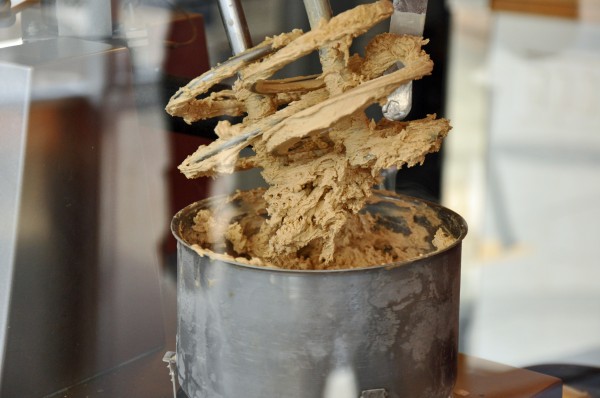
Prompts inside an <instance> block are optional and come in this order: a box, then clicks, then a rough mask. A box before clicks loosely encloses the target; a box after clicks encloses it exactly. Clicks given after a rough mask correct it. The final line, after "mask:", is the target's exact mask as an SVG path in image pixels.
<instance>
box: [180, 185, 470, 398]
mask: <svg viewBox="0 0 600 398" xmlns="http://www.w3.org/2000/svg"><path fill="white" fill-rule="evenodd" d="M215 200H222V198H220V199H219V198H212V199H208V200H205V201H201V202H197V203H195V204H193V205H190V206H188V207H186V208H185V209H183V210H182V211H180V212H179V213H178V214H177V215H176V216H175V217H174V219H173V223H172V230H173V232H174V234H175V236H176V237H177V239H178V297H177V302H178V333H177V376H178V382H179V384H180V385H181V387H182V389H183V390H184V392H185V393H186V394H187V395H188V396H189V397H190V398H217V397H219V398H237V397H244V398H280V397H285V398H321V397H326V398H331V397H336V398H340V397H345V396H348V395H342V393H336V392H335V388H336V386H337V388H341V389H345V391H350V393H349V394H350V396H354V397H357V398H358V397H362V396H365V397H366V396H368V397H375V398H379V397H381V398H383V397H391V398H401V397H402V398H425V397H427V398H447V397H448V396H449V395H450V394H451V391H452V388H453V386H454V383H455V380H456V374H457V350H458V306H459V290H460V253H461V242H462V239H463V238H464V236H465V234H466V232H467V227H466V224H465V222H464V220H463V219H462V218H461V217H460V216H459V215H457V214H456V213H454V212H452V211H450V210H448V209H446V208H443V207H440V206H437V205H434V204H431V203H427V202H423V201H420V200H417V199H412V198H409V197H396V196H394V197H392V198H387V200H386V201H385V202H382V203H383V204H378V203H372V204H370V205H369V206H370V208H371V210H372V211H377V212H382V211H383V212H386V213H389V212H391V213H390V214H394V213H393V212H394V211H397V210H398V209H400V210H401V209H402V208H403V206H404V205H405V204H406V203H408V202H410V203H413V204H417V205H419V206H424V207H426V208H428V209H431V210H433V211H434V212H435V213H436V214H437V216H438V217H439V219H440V220H442V222H443V225H444V229H445V230H446V231H447V232H448V233H449V234H450V235H451V236H452V237H454V238H455V239H456V240H455V242H454V243H453V244H451V245H450V246H449V247H447V248H446V249H444V250H441V251H437V252H435V253H432V254H429V255H425V256H423V257H421V258H419V259H418V260H414V261H410V262H405V263H394V264H387V265H385V266H377V267H372V268H362V269H353V270H342V271H286V270H280V269H273V268H263V267H253V266H248V265H243V264H239V263H236V262H233V261H231V262H230V261H219V260H215V259H211V258H209V257H202V256H200V255H199V254H198V253H197V252H196V251H194V249H193V248H192V247H191V246H190V245H189V244H188V243H187V242H185V241H184V239H183V237H182V234H181V231H182V230H184V229H185V228H189V226H190V224H191V222H192V219H193V216H194V215H195V214H196V212H197V211H198V210H199V209H202V208H208V207H210V206H211V203H212V201H215ZM390 203H392V204H393V206H390ZM392 207H396V210H394V209H393V208H392ZM400 224H402V223H401V222H400ZM332 391H333V392H332Z"/></svg>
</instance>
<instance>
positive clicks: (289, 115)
mask: <svg viewBox="0 0 600 398" xmlns="http://www.w3.org/2000/svg"><path fill="white" fill-rule="evenodd" d="M392 12H393V8H392V5H391V3H390V2H389V1H383V0H382V1H378V2H375V3H372V4H368V5H361V6H358V7H356V8H354V9H351V10H349V11H346V12H344V13H342V14H339V15H337V16H335V17H333V18H332V19H331V20H330V21H328V22H325V21H322V23H321V24H320V25H319V26H318V27H316V28H313V29H312V30H311V31H309V32H306V33H302V32H301V31H298V30H295V31H292V32H290V33H284V34H282V35H279V36H277V37H274V38H267V39H266V40H265V42H263V43H261V44H259V46H264V45H270V46H272V47H273V48H274V49H275V51H274V52H273V53H271V54H270V55H267V56H265V57H263V58H262V59H260V60H257V61H253V62H234V63H232V64H231V65H230V66H229V65H228V67H227V68H220V69H219V70H218V73H215V71H209V72H207V74H205V75H203V76H201V77H199V78H197V79H195V80H194V81H192V82H190V84H188V86H186V87H184V88H182V89H181V90H180V91H179V92H178V93H177V95H175V96H173V98H172V99H171V101H170V102H169V104H168V105H167V111H168V112H169V113H170V114H172V115H174V116H180V117H183V118H184V119H185V120H186V121H187V122H188V123H193V122H194V121H196V120H200V119H205V118H210V117H215V116H220V115H231V116H244V118H243V121H242V122H241V123H238V124H231V123H230V122H227V121H221V122H219V124H218V125H217V127H216V130H215V132H216V134H217V135H218V137H219V138H218V139H217V140H216V141H215V142H213V143H211V144H210V145H207V146H201V147H199V148H198V149H197V150H196V151H195V152H194V153H192V154H191V155H190V156H188V158H187V159H185V161H184V162H183V163H182V164H181V165H180V166H179V169H180V170H181V172H182V173H184V174H185V175H186V176H187V177H188V178H195V177H200V176H213V177H217V176H218V175H219V174H221V173H231V172H233V171H235V170H244V169H248V168H254V167H256V168H259V169H261V171H262V175H263V177H264V179H265V181H266V182H267V183H268V185H269V187H268V188H267V189H266V190H257V191H251V192H243V193H238V194H237V195H236V196H235V197H232V198H230V199H229V200H228V203H229V204H231V203H235V202H236V201H240V200H242V201H244V202H245V203H252V206H253V208H254V209H255V214H246V213H244V217H241V215H240V214H238V215H237V216H232V213H231V211H233V212H234V213H235V208H236V207H235V206H233V207H232V206H230V205H227V206H225V207H223V208H212V209H203V210H201V211H199V212H198V213H197V215H196V223H195V225H194V227H193V230H191V231H188V232H187V235H186V236H187V238H188V239H189V241H190V243H191V244H195V245H196V248H197V250H198V251H199V252H202V253H207V254H210V255H212V256H228V257H233V258H236V259H238V260H239V261H243V262H247V263H251V264H260V265H267V266H278V267H285V268H293V269H338V268H350V267H364V266H369V265H378V264H385V263H389V262H393V261H404V260H407V259H408V258H409V257H418V256H420V255H423V254H424V253H428V252H431V251H435V250H437V249H440V248H442V247H443V246H444V245H447V244H449V243H450V242H451V241H452V239H450V238H448V236H447V234H446V233H445V232H444V230H443V228H442V227H441V223H439V224H438V225H440V227H439V228H437V227H435V223H436V221H435V217H434V215H432V216H431V217H429V216H424V215H423V214H418V211H420V210H422V209H418V208H412V210H410V211H414V212H415V213H414V214H412V215H410V216H408V215H407V218H406V220H409V221H410V220H412V222H409V223H408V224H410V225H407V226H406V228H411V229H412V230H411V231H412V232H410V233H406V230H405V231H404V232H398V231H397V230H395V229H394V228H392V227H391V226H390V225H388V224H389V223H388V224H386V222H385V219H382V218H381V215H380V214H376V213H372V212H369V211H365V208H366V207H368V201H369V200H370V199H369V198H371V197H372V196H373V187H374V186H376V185H377V184H379V183H380V182H381V181H380V180H381V172H382V170H384V169H388V168H391V167H398V168H401V167H411V166H413V165H416V164H420V163H422V162H423V161H424V159H425V156H426V155H427V154H428V153H431V152H435V151H438V150H439V148H440V145H441V142H442V140H443V138H444V137H445V136H446V135H447V134H448V131H449V130H450V125H449V122H448V121H447V120H445V119H438V118H436V116H435V115H430V116H428V117H426V118H425V119H421V120H413V121H407V122H391V121H388V120H382V121H379V122H375V121H373V120H370V119H369V118H368V117H367V116H366V114H365V109H366V108H367V107H368V106H369V105H371V104H374V103H379V104H383V103H385V100H386V97H387V95H389V94H390V93H391V92H392V91H394V90H395V89H396V88H397V87H399V86H400V85H402V84H404V83H406V82H409V81H411V80H415V79H420V78H422V77H424V76H426V75H428V74H430V73H431V72H432V69H433V63H432V61H431V60H430V58H429V56H428V55H427V54H426V53H425V51H424V50H423V49H422V46H423V45H425V44H426V43H427V41H426V40H424V39H423V38H421V37H414V36H406V35H394V34H382V35H379V36H376V37H375V38H374V39H373V40H372V41H371V42H370V43H369V44H368V46H367V48H366V49H365V54H364V56H360V55H357V54H353V55H351V54H350V53H349V47H350V45H351V43H352V40H353V39H354V38H355V37H357V36H358V35H361V34H363V33H364V32H366V31H367V30H368V29H369V28H370V27H371V26H373V25H375V24H376V23H378V22H380V21H382V20H384V19H386V18H389V17H390V16H391V14H392ZM320 48H321V49H324V51H321V52H320V57H321V64H322V73H321V74H320V75H318V76H309V77H298V78H293V79H284V80H272V79H271V80H270V79H269V78H270V77H271V76H272V75H273V74H274V73H275V72H277V71H278V70H280V69H281V68H283V67H284V66H285V65H287V64H289V63H291V62H293V61H294V60H296V59H298V58H299V57H302V56H304V55H306V54H308V53H310V52H313V51H316V50H318V49H320ZM397 62H401V63H402V64H403V65H404V67H403V68H401V69H399V70H397V71H395V72H392V73H387V74H386V73H384V72H385V71H387V70H388V69H389V68H390V67H391V66H393V65H394V64H396V63H397ZM236 74H238V79H237V81H236V82H235V84H234V85H233V87H232V88H231V89H230V90H224V91H220V92H216V93H212V94H211V95H210V96H208V97H206V98H202V99H199V98H198V96H199V95H201V94H203V93H205V92H207V91H208V90H209V89H210V88H211V87H212V86H213V85H214V84H216V83H217V82H219V81H221V80H222V79H224V78H227V77H230V76H234V75H236ZM248 132H252V133H253V134H252V136H251V138H249V139H247V140H241V141H239V142H237V143H236V144H235V145H233V146H230V147H228V148H227V149H225V150H223V151H220V152H218V153H214V154H213V153H212V151H213V149H214V148H216V147H219V146H220V145H222V144H223V142H228V141H230V140H232V139H236V137H240V136H241V135H243V134H245V133H248ZM248 146H250V147H252V149H253V151H254V155H253V156H250V157H243V158H242V157H239V152H240V151H241V150H242V149H244V148H245V147H248ZM207 154H208V155H210V156H207ZM409 207H410V206H409ZM232 208H233V210H232ZM407 211H409V210H407ZM423 217H425V218H423ZM419 220H421V221H422V222H421V223H419ZM423 220H427V223H428V224H427V226H425V224H424V223H425V221H423ZM438 222H439V220H438ZM432 228H434V230H433V232H432ZM436 233H437V234H436ZM434 237H435V239H434ZM399 242H400V243H399ZM401 242H404V243H401Z"/></svg>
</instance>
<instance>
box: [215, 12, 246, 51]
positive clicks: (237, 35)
mask: <svg viewBox="0 0 600 398" xmlns="http://www.w3.org/2000/svg"><path fill="white" fill-rule="evenodd" d="M219 10H220V11H221V19H222V20H223V26H224V27H225V32H227V39H228V40H229V45H230V46H231V51H232V52H233V55H238V54H240V53H242V52H244V51H246V50H247V49H249V48H250V47H252V37H251V36H250V31H249V30H248V24H247V23H246V17H245V16H244V9H243V8H242V4H241V2H240V0H219Z"/></svg>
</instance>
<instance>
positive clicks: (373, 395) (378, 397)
mask: <svg viewBox="0 0 600 398" xmlns="http://www.w3.org/2000/svg"><path fill="white" fill-rule="evenodd" d="M387 396H388V393H387V391H386V390H385V389H383V388H378V389H376V390H365V391H363V392H362V393H361V394H360V398H387Z"/></svg>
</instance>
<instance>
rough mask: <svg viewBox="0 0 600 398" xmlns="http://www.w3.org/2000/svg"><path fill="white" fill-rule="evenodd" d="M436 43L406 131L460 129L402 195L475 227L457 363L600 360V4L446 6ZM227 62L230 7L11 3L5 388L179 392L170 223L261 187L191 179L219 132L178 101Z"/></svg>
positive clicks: (5, 136)
mask: <svg viewBox="0 0 600 398" xmlns="http://www.w3.org/2000/svg"><path fill="white" fill-rule="evenodd" d="M367 2H368V1H332V2H331V3H332V8H333V11H334V13H338V12H341V11H343V10H345V9H347V8H350V7H351V6H353V5H355V4H359V3H367ZM242 4H243V7H244V10H245V13H246V18H247V21H248V25H249V29H250V32H251V33H252V37H253V41H254V43H255V44H256V43H258V42H260V41H261V40H262V39H263V38H264V37H265V36H270V35H274V34H278V33H280V32H283V31H289V30H291V29H292V28H302V29H304V30H308V29H309V26H308V20H307V17H306V15H305V12H304V6H303V3H302V2H301V1H299V0H298V1H296V0H294V1H284V0H244V1H242ZM387 29H388V26H387V24H380V25H378V26H377V27H375V28H374V29H373V30H372V31H371V32H369V33H368V34H367V35H365V37H364V38H361V39H360V40H358V41H357V43H356V44H355V46H354V49H355V51H359V52H360V51H361V49H362V48H363V47H364V45H365V44H366V42H367V41H368V38H369V37H371V36H372V35H373V34H375V33H378V32H383V31H387ZM425 36H426V37H428V38H430V39H431V43H430V44H429V45H428V46H427V50H428V52H430V53H431V56H432V58H433V60H434V62H435V64H436V67H435V68H436V69H435V70H434V74H433V76H431V77H429V78H426V79H424V80H422V81H420V82H417V84H415V102H414V107H413V111H412V113H411V115H410V117H409V118H417V117H422V116H424V115H425V114H427V113H434V112H435V113H438V114H439V115H441V116H444V117H447V118H449V119H451V121H452V125H453V130H452V132H451V134H450V136H449V137H448V138H447V140H446V141H445V144H444V146H443V150H442V151H441V153H440V154H436V155H431V156H429V157H428V159H427V161H426V162H425V165H424V166H422V167H420V168H415V169H414V170H407V171H401V172H400V173H399V174H398V177H397V180H396V187H397V189H398V190H399V191H401V192H404V193H409V194H412V195H416V196H421V197H424V198H427V199H430V200H434V201H439V202H441V203H442V204H443V205H445V206H446V207H449V208H451V209H453V210H455V211H457V212H458V213H459V214H461V215H462V216H463V217H464V218H465V219H466V220H467V222H468V224H469V229H470V230H469V235H468V237H467V239H466V240H465V241H464V244H463V281H462V292H461V336H460V350H461V352H463V353H466V354H470V355H473V356H477V357H481V358H485V359H489V360H493V361H497V362H501V363H504V364H507V365H511V366H515V367H526V366H533V365H539V364H548V363H565V364H578V365H590V366H596V367H598V366H600V261H599V260H598V258H599V256H598V254H597V253H596V252H595V249H596V245H597V244H598V242H600V233H598V232H597V225H596V224H597V223H598V221H600V2H599V1H597V0H548V1H537V0H519V1H517V0H447V1H443V0H430V1H429V9H428V14H427V24H426V30H425ZM230 55H231V51H230V48H229V44H228V42H227V37H226V35H225V32H224V30H223V25H222V22H221V19H220V14H219V10H218V7H217V3H216V1H208V0H204V1H201V0H194V1H192V0H179V1H176V0H113V1H111V2H108V1H92V0H12V1H6V0H0V212H1V213H0V214H1V216H2V220H3V222H2V226H0V397H2V398H4V397H7V398H8V397H16V396H19V397H41V396H49V397H54V396H56V397H59V396H60V397H63V396H64V397H71V396H73V397H78V396H86V395H88V396H96V395H102V394H105V395H104V396H108V395H111V394H112V395H111V396H144V397H151V396H157V397H158V396H168V394H169V393H170V388H171V385H170V381H169V376H168V372H167V370H166V368H165V369H163V367H164V364H162V363H161V362H160V358H161V357H162V355H163V354H164V352H165V351H167V350H173V349H174V347H175V343H174V334H175V328H176V324H175V323H176V320H175V301H176V299H175V272H174V268H173V264H174V260H175V241H174V239H173V238H172V237H171V235H170V232H169V222H170V220H171V217H172V216H173V214H174V213H175V212H176V211H177V210H179V209H181V208H183V207H185V206H186V205H187V204H189V203H192V202H194V201H197V200H200V199H202V198H205V197H207V196H211V195H215V194H219V193H227V192H232V191H233V190H234V189H237V188H242V189H243V188H249V187H253V186H256V185H258V184H261V183H262V181H261V178H260V175H259V174H258V173H257V172H256V171H251V172H244V173H238V174H235V175H233V176H229V177H226V178H219V179H217V180H214V181H213V180H210V181H209V180H203V179H200V180H194V181H189V180H186V179H185V178H184V177H183V176H181V175H180V174H179V173H178V171H177V170H176V166H177V165H178V164H179V163H180V162H181V161H182V160H183V159H184V158H185V157H186V156H187V155H188V154H190V153H191V152H193V151H194V150H195V148H196V147H197V146H198V145H199V144H202V143H207V142H209V141H210V140H211V139H212V138H213V137H214V136H213V133H212V129H213V127H214V125H215V123H216V121H206V122H200V123H196V124H194V125H192V126H188V125H186V124H184V123H183V122H181V121H180V120H176V119H173V118H171V117H169V116H168V115H167V114H166V113H165V111H164V106H165V105H166V103H167V101H168V99H169V97H170V96H171V95H172V94H173V93H175V91H176V90H177V89H178V88H179V87H180V86H183V85H185V84H186V83H187V82H188V81H189V80H191V79H192V78H194V77H196V76H198V75H200V74H201V73H202V72H204V71H206V70H207V69H208V68H210V67H211V66H214V65H216V64H217V63H219V62H223V61H224V60H226V59H227V58H228V57H229V56H230ZM318 68H319V65H318V58H317V57H316V56H314V55H313V56H311V57H307V59H306V60H304V61H303V62H301V63H298V64H295V65H294V67H293V68H290V69H289V70H287V73H289V74H291V75H295V74H309V73H314V72H316V71H318ZM373 117H375V118H376V117H380V115H378V114H377V112H375V113H374V115H373ZM149 358H151V359H152V360H150V361H146V362H144V361H141V359H149ZM147 362H149V363H150V364H148V363H147ZM125 367H127V370H123V369H125ZM159 368H160V370H158V369H159ZM153 372H154V373H153ZM156 372H158V374H160V375H163V376H164V380H162V379H160V378H158V379H157V378H156V377H155V376H150V375H153V374H155V373H156ZM106 375H110V380H111V381H110V382H109V383H108V382H106V381H99V380H102V378H103V377H104V378H105V379H106ZM32 380H33V381H35V382H32ZM149 385H150V386H152V387H150V386H149ZM156 386H159V387H156Z"/></svg>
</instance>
